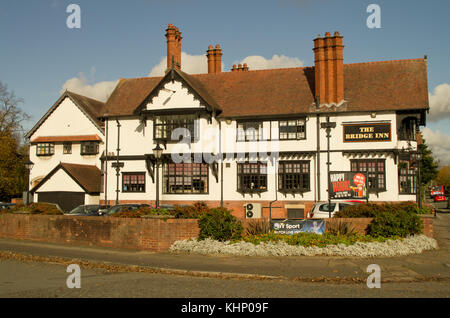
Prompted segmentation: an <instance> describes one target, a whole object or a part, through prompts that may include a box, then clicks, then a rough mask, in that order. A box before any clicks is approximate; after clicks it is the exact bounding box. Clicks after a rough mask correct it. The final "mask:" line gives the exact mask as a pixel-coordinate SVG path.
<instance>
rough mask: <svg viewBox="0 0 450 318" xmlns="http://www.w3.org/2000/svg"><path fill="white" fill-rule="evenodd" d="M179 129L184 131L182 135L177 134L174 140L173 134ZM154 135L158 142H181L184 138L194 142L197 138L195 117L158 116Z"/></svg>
mask: <svg viewBox="0 0 450 318" xmlns="http://www.w3.org/2000/svg"><path fill="white" fill-rule="evenodd" d="M177 128H181V129H184V130H183V131H181V132H182V134H176V136H174V139H173V140H172V133H173V131H174V130H175V129H177ZM153 133H154V139H156V140H164V141H179V140H180V139H182V138H183V136H184V137H190V139H191V140H193V139H194V137H195V117H194V116H192V115H171V116H156V117H155V121H154V130H153ZM188 134H189V136H188ZM175 137H176V138H175ZM177 138H178V139H177Z"/></svg>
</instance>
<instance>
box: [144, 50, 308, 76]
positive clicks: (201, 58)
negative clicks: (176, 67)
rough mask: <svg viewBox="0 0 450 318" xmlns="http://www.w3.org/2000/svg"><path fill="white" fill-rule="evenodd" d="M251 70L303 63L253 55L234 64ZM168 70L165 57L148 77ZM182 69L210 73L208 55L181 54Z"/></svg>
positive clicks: (294, 65) (282, 56)
mask: <svg viewBox="0 0 450 318" xmlns="http://www.w3.org/2000/svg"><path fill="white" fill-rule="evenodd" d="M244 63H247V66H248V67H249V68H250V70H262V69H271V68H285V67H301V66H303V62H302V61H301V60H300V59H298V58H296V57H289V56H285V55H277V54H275V55H274V56H272V58H271V59H266V58H264V57H262V56H258V55H252V56H247V57H246V58H244V59H243V60H241V61H236V62H235V63H233V64H236V65H238V64H244ZM224 66H225V65H224V63H223V62H222V71H225V70H226V71H229V70H230V69H231V67H228V68H225V67H224ZM166 68H167V58H166V57H163V58H162V59H161V60H160V62H159V63H158V65H156V66H154V67H153V68H152V70H151V71H150V74H149V75H148V76H163V75H164V72H165V70H166ZM181 69H182V70H183V72H186V73H188V74H205V73H208V60H207V58H206V55H190V54H187V53H185V52H181Z"/></svg>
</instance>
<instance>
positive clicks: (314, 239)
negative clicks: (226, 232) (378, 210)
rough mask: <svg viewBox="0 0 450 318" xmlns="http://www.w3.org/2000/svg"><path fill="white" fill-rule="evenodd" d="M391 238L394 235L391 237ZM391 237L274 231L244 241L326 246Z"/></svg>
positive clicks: (382, 240)
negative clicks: (281, 232) (280, 232)
mask: <svg viewBox="0 0 450 318" xmlns="http://www.w3.org/2000/svg"><path fill="white" fill-rule="evenodd" d="M390 238H391V239H392V238H394V237H390ZM388 239H389V238H387V237H381V236H380V237H371V236H367V235H360V234H347V235H342V234H333V233H328V232H326V233H324V234H316V233H307V232H305V233H297V234H294V235H286V234H275V233H273V232H271V233H268V234H262V235H251V236H244V237H243V238H242V241H245V242H250V243H253V244H260V243H262V242H265V243H270V242H273V243H276V242H280V241H281V242H285V243H287V244H289V245H296V246H304V247H312V246H315V247H325V246H327V245H332V244H335V245H336V244H345V245H352V244H355V243H356V242H362V243H367V242H385V241H386V240H388Z"/></svg>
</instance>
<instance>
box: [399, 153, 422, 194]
mask: <svg viewBox="0 0 450 318" xmlns="http://www.w3.org/2000/svg"><path fill="white" fill-rule="evenodd" d="M414 163H416V164H414ZM416 166H417V160H415V158H414V157H413V155H412V154H403V155H400V156H399V162H398V187H399V189H398V190H399V193H400V194H416V182H417V167H416Z"/></svg>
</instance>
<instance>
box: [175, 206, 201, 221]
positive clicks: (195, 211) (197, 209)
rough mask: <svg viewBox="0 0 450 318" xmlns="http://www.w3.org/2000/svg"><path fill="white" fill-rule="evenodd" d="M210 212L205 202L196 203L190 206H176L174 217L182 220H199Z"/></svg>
mask: <svg viewBox="0 0 450 318" xmlns="http://www.w3.org/2000/svg"><path fill="white" fill-rule="evenodd" d="M208 211H209V207H208V205H207V204H206V203H205V202H195V203H194V204H193V205H189V206H175V208H174V210H173V215H175V217H176V218H180V219H199V218H200V217H201V216H202V215H204V214H205V213H206V212H208Z"/></svg>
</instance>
